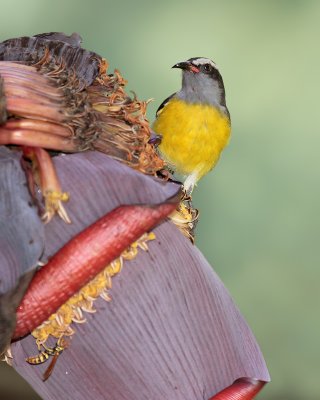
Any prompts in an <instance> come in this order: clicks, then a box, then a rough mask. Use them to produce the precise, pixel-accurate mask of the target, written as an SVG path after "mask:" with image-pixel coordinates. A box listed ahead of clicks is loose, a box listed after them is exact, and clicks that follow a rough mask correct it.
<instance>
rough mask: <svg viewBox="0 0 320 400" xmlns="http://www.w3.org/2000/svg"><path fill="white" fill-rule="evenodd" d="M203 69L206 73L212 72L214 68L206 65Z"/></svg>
mask: <svg viewBox="0 0 320 400" xmlns="http://www.w3.org/2000/svg"><path fill="white" fill-rule="evenodd" d="M203 69H204V71H205V72H211V70H212V66H211V65H210V64H204V65H203Z"/></svg>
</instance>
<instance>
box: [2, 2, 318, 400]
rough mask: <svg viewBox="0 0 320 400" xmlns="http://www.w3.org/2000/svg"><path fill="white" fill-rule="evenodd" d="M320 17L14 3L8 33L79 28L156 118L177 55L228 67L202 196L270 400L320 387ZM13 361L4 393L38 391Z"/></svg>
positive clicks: (295, 398)
mask: <svg viewBox="0 0 320 400" xmlns="http://www.w3.org/2000/svg"><path fill="white" fill-rule="evenodd" d="M319 17H320V1H316V0H315V1H312V0H309V1H306V0H291V1H290V0H278V1H276V0H269V1H254V0H242V1H240V0H232V1H214V0H210V1H209V0H208V1H205V0H197V1H187V0H185V1H182V0H181V1H179V0H162V1H158V2H152V1H147V0H140V1H121V0H118V1H114V2H111V1H102V0H101V1H99V0H91V1H90V2H89V1H76V0H72V1H70V0H69V1H61V0H55V1H44V0H29V1H22V0H21V1H16V0H1V16H0V20H1V24H0V40H4V39H7V38H11V37H18V36H23V35H32V34H36V33H41V32H50V31H62V32H66V33H69V34H70V33H72V32H74V31H76V32H79V33H80V34H81V35H82V37H83V39H84V43H83V45H84V46H85V47H86V48H88V49H90V50H94V51H96V52H98V53H99V54H101V55H103V56H104V57H106V58H107V59H108V60H109V61H110V64H111V69H113V68H115V67H117V68H119V69H120V70H121V72H122V73H123V75H124V76H125V77H126V78H127V79H128V81H129V84H128V88H129V89H132V90H135V91H136V93H137V94H138V96H139V97H140V98H144V99H148V98H155V102H154V103H153V104H151V105H150V107H149V114H148V115H149V118H150V119H151V120H152V119H153V116H154V112H155V110H156V107H157V106H158V105H159V103H160V102H161V101H162V100H163V99H164V98H165V97H167V96H168V95H169V94H171V93H172V92H174V91H175V90H176V89H177V88H179V85H180V74H179V73H178V71H177V70H171V69H170V67H171V66H172V65H173V64H174V63H176V62H178V61H181V60H185V59H186V58H189V57H192V56H207V57H209V58H212V59H213V60H214V61H216V63H217V64H218V65H219V67H220V70H221V71H222V75H223V77H224V81H225V86H226V92H227V103H228V106H229V110H230V112H231V116H232V122H233V133H232V140H231V143H230V145H229V147H228V148H227V150H226V151H225V152H224V154H223V156H222V159H221V161H220V163H219V165H218V166H217V168H216V169H215V171H214V172H212V173H211V174H209V175H208V176H207V177H205V178H204V179H203V180H202V181H201V182H200V184H199V185H198V188H197V189H196V192H195V195H194V201H195V205H196V206H197V207H198V208H199V209H200V211H201V220H200V223H199V225H198V231H197V245H198V246H199V247H200V249H201V250H202V251H203V252H204V254H205V255H206V257H207V258H208V259H209V261H210V262H211V263H212V265H214V267H215V270H216V271H217V272H218V274H219V275H220V277H221V278H222V280H223V281H224V283H225V285H226V286H227V287H228V288H229V290H230V292H231V293H232V295H233V297H234V299H235V301H236V303H237V304H238V306H239V308H240V310H241V311H242V313H243V314H244V316H245V317H246V319H247V321H248V323H249V325H250V326H251V328H252V330H253V332H254V333H255V335H256V337H257V340H258V342H259V344H260V346H261V348H262V351H263V353H264V356H265V358H266V361H267V364H268V366H269V370H270V373H271V375H272V379H273V380H272V383H270V384H269V385H268V386H267V387H266V388H265V390H264V391H263V393H262V394H261V395H260V396H259V399H261V400H263V399H265V400H271V399H277V400H287V399H288V400H289V399H290V400H300V399H301V400H302V399H304V400H305V399H307V400H316V399H319V398H320V390H319V360H320V348H319V343H318V342H319V340H320V322H319V312H318V306H319V297H320V296H319V289H318V285H319V280H320V279H319V278H320V271H319V264H318V263H319V253H320V250H319V248H320V243H319V233H320V232H319V226H320V218H319V203H320V188H319V167H317V165H318V162H317V160H318V157H319V156H318V154H319V148H320V132H319V110H318V108H319V61H320V53H319V34H320V23H319ZM4 370H5V367H4V365H2V366H1V372H0V398H1V399H2V398H3V399H6V400H9V399H27V391H26V389H25V388H23V387H22V386H20V387H19V386H18V384H17V382H18V380H19V379H20V378H18V377H17V376H16V375H13V374H14V373H13V372H12V377H11V378H9V377H8V378H4V377H5V376H6V375H4V373H5V372H4ZM21 385H22V384H21ZM14 393H16V394H14ZM30 396H31V397H30V398H32V399H36V398H37V397H36V395H34V394H32V393H31V394H30Z"/></svg>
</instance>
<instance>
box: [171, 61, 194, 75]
mask: <svg viewBox="0 0 320 400" xmlns="http://www.w3.org/2000/svg"><path fill="white" fill-rule="evenodd" d="M172 68H180V69H182V70H183V71H190V72H193V73H194V74H197V73H198V72H199V71H200V69H199V68H198V67H196V66H195V65H193V64H192V62H190V61H182V62H179V63H177V64H175V65H174V66H173V67H172Z"/></svg>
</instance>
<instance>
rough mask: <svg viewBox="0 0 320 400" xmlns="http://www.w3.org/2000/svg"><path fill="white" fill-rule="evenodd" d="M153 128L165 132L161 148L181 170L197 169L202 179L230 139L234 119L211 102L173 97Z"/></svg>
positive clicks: (191, 172)
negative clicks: (194, 101) (205, 102)
mask: <svg viewBox="0 0 320 400" xmlns="http://www.w3.org/2000/svg"><path fill="white" fill-rule="evenodd" d="M152 128H153V130H154V131H155V132H156V133H157V134H159V135H162V142H161V144H160V145H159V149H160V152H161V154H162V155H163V157H164V159H165V160H166V161H167V162H168V164H169V165H171V166H172V167H173V168H174V169H175V170H176V171H177V172H178V173H180V174H182V175H185V176H186V175H190V174H193V173H195V172H196V173H197V175H198V177H197V180H199V179H200V178H201V177H202V176H204V175H205V174H206V173H207V172H209V171H210V170H211V169H212V168H213V167H214V165H215V164H216V163H217V161H218V159H219V156H220V153H221V151H222V150H223V148H224V147H225V146H226V144H227V143H228V139H229V136H230V120H229V118H228V117H227V116H226V115H224V114H223V113H221V112H220V111H219V110H218V109H217V108H215V107H213V106H211V105H201V104H190V103H186V102H184V101H182V100H179V99H171V100H170V101H169V102H168V104H167V105H166V106H165V107H164V108H163V109H162V110H161V112H160V114H159V115H158V117H157V119H156V121H155V122H154V124H153V127H152Z"/></svg>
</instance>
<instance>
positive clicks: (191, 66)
mask: <svg viewBox="0 0 320 400" xmlns="http://www.w3.org/2000/svg"><path fill="white" fill-rule="evenodd" d="M172 68H180V69H181V70H182V89H181V90H180V92H178V93H177V94H178V97H180V98H181V99H183V100H185V101H187V102H190V103H209V104H214V105H219V106H221V107H225V106H226V103H225V90H224V85H223V80H222V76H221V74H220V72H219V70H218V67H217V65H216V64H215V63H214V62H213V61H212V60H210V59H209V58H205V57H192V58H189V59H188V60H186V61H182V62H178V63H177V64H175V65H174V66H173V67H172Z"/></svg>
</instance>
